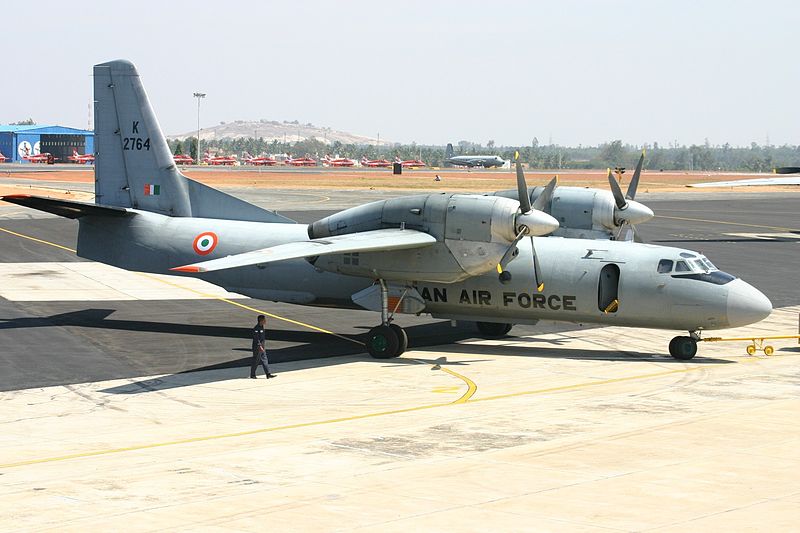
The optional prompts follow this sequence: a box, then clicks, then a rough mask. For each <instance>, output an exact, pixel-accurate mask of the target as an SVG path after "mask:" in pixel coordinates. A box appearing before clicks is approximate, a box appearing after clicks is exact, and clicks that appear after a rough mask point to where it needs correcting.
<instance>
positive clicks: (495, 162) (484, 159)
mask: <svg viewBox="0 0 800 533" xmlns="http://www.w3.org/2000/svg"><path fill="white" fill-rule="evenodd" d="M444 162H445V164H447V165H454V166H457V167H469V168H472V167H483V168H490V167H502V166H503V165H505V164H506V160H505V159H503V158H502V157H500V156H499V155H455V151H454V150H453V145H452V144H450V143H448V144H447V149H446V150H445V152H444Z"/></svg>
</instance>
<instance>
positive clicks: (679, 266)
mask: <svg viewBox="0 0 800 533" xmlns="http://www.w3.org/2000/svg"><path fill="white" fill-rule="evenodd" d="M681 255H683V256H684V257H686V256H688V254H681ZM673 264H674V265H675V272H698V273H699V272H703V273H706V274H707V273H709V272H715V271H717V270H719V269H718V268H717V267H715V266H714V263H712V262H711V261H709V260H708V259H707V258H706V257H704V256H702V255H701V256H692V258H691V259H689V258H688V257H686V258H685V259H676V260H675V261H674V263H673V260H672V259H662V260H661V261H659V262H658V273H659V274H669V273H670V272H672V265H673Z"/></svg>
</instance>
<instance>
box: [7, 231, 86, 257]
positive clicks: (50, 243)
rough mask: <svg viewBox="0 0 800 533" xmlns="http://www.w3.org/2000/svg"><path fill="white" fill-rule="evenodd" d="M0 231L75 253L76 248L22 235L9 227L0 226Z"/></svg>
mask: <svg viewBox="0 0 800 533" xmlns="http://www.w3.org/2000/svg"><path fill="white" fill-rule="evenodd" d="M0 231H5V232H6V233H10V234H11V235H14V236H16V237H22V238H23V239H28V240H30V241H36V242H40V243H42V244H47V245H49V246H54V247H56V248H61V249H62V250H66V251H68V252H72V253H77V250H73V249H72V248H67V247H66V246H61V245H60V244H56V243H54V242H49V241H43V240H42V239H37V238H36V237H31V236H30V235H23V234H22V233H17V232H16V231H11V230H10V229H5V228H0Z"/></svg>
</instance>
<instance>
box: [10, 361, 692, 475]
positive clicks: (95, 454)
mask: <svg viewBox="0 0 800 533" xmlns="http://www.w3.org/2000/svg"><path fill="white" fill-rule="evenodd" d="M703 368H704V367H703V366H696V367H690V368H682V369H678V370H669V371H664V372H653V373H650V374H639V375H636V376H628V377H624V378H615V379H606V380H599V381H591V382H586V383H576V384H573V385H564V386H561V387H551V388H547V389H536V390H531V391H522V392H515V393H510V394H500V395H497V396H487V397H484V398H478V399H475V400H469V401H467V399H464V396H462V397H461V398H459V400H456V401H455V402H453V403H433V404H427V405H419V406H416V407H406V408H403V409H392V410H390V411H378V412H375V413H366V414H362V415H353V416H346V417H341V418H331V419H328V420H316V421H312V422H300V423H297V424H287V425H283V426H273V427H266V428H258V429H251V430H247V431H237V432H234V433H222V434H219V435H205V436H200V437H190V438H186V439H177V440H170V441H164V442H154V443H150V444H139V445H135V446H125V447H121V448H109V449H106V450H94V451H89V452H82V453H73V454H68V455H57V456H53V457H41V458H38V459H28V460H26V461H17V462H13V463H5V464H0V469H1V468H16V467H20V466H26V465H35V464H43V463H55V462H59V461H68V460H70V459H80V458H85V457H98V456H102V455H111V454H116V453H123V452H133V451H140V450H149V449H153V448H163V447H166V446H176V445H179V444H191V443H195V442H208V441H213V440H221V439H230V438H236V437H246V436H250V435H259V434H262V433H272V432H276V431H284V430H291V429H300V428H308V427H315V426H325V425H331V424H338V423H342V422H352V421H355V420H365V419H369V418H377V417H382V416H391V415H398V414H404V413H413V412H416V411H425V410H428V409H436V408H438V407H447V406H452V405H453V404H455V403H473V402H480V401H492V400H501V399H506V398H513V397H515V396H526V395H533V394H547V393H552V392H560V391H565V390H575V389H582V388H586V387H594V386H598V385H607V384H610V383H620V382H625V381H637V380H642V379H650V378H656V377H663V376H669V375H672V374H681V373H686V372H694V371H696V370H702V369H703ZM442 369H443V370H444V368H442ZM448 373H451V374H455V373H454V372H448ZM465 379H466V378H465ZM470 383H471V381H470ZM472 385H473V386H474V385H475V384H474V383H472ZM475 389H477V387H475ZM475 389H472V394H474V392H475ZM467 394H470V392H469V391H468V392H467ZM465 396H466V395H465ZM461 400H463V401H461Z"/></svg>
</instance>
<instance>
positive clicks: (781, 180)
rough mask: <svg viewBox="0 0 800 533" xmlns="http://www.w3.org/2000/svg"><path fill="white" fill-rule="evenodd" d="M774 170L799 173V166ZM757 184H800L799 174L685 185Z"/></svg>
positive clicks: (725, 185) (722, 185)
mask: <svg viewBox="0 0 800 533" xmlns="http://www.w3.org/2000/svg"><path fill="white" fill-rule="evenodd" d="M774 172H775V174H800V167H778V168H776V169H775V170H774ZM758 185H800V176H790V177H788V178H753V179H746V180H733V181H711V182H706V183H692V184H691V185H687V187H756V186H758Z"/></svg>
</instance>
